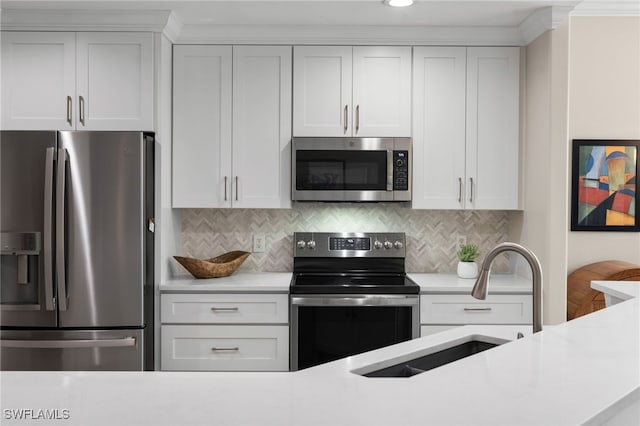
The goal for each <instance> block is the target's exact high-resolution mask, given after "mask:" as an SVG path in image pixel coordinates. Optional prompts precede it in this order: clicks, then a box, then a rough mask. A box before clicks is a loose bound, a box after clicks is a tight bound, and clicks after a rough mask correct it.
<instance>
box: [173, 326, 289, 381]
mask: <svg viewBox="0 0 640 426" xmlns="http://www.w3.org/2000/svg"><path fill="white" fill-rule="evenodd" d="M161 353H162V356H161V358H162V359H161V361H162V366H161V367H162V370H200V371H205V370H208V371H288V370H289V327H288V326H285V325H256V326H242V325H237V326H236V325H217V326H210V325H193V326H191V325H190V326H186V325H163V326H162V348H161Z"/></svg>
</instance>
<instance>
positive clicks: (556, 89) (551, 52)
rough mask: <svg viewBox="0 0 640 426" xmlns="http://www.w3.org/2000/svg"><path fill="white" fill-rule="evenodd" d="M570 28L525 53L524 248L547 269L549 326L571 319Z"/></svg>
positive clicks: (537, 42)
mask: <svg viewBox="0 0 640 426" xmlns="http://www.w3.org/2000/svg"><path fill="white" fill-rule="evenodd" d="M568 41H569V30H568V24H564V25H562V26H560V27H559V28H557V29H555V30H554V31H549V32H547V33H545V34H543V35H542V36H540V37H538V38H537V39H536V40H535V41H534V42H532V43H531V44H530V45H529V46H527V49H526V64H525V67H526V68H525V70H526V72H525V74H526V87H525V89H526V90H525V92H526V98H525V102H524V108H525V119H524V123H525V130H524V138H525V141H526V144H525V147H524V152H525V155H524V165H523V166H524V175H523V176H524V193H525V194H526V198H525V210H524V212H523V213H522V221H521V229H522V230H521V234H520V242H521V243H522V244H524V245H525V246H527V247H529V248H530V249H531V250H532V251H533V252H534V253H536V255H537V256H538V258H539V260H540V263H541V264H542V268H543V306H544V323H545V324H557V323H560V322H563V321H564V320H565V317H566V314H565V312H566V308H565V304H566V302H565V301H566V285H565V280H566V258H567V256H566V247H567V244H566V235H567V232H566V230H567V219H566V218H567V201H566V194H567V181H568V178H567V167H566V165H567V164H568V152H567V145H566V140H567V125H566V123H567V117H566V115H567V114H566V111H567V101H568V96H567V78H568V77H567V74H568V60H567V56H568Z"/></svg>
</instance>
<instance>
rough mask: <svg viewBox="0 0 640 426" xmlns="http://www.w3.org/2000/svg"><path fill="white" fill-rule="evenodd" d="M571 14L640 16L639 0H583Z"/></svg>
mask: <svg viewBox="0 0 640 426" xmlns="http://www.w3.org/2000/svg"><path fill="white" fill-rule="evenodd" d="M571 16H640V2H639V1H638V0H622V1H615V0H611V1H590V0H589V1H587V0H585V1H583V2H582V3H580V4H579V5H578V6H576V7H575V9H574V10H573V12H571Z"/></svg>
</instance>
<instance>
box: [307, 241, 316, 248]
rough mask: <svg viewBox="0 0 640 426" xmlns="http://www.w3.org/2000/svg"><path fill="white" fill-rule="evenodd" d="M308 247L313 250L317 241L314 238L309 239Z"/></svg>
mask: <svg viewBox="0 0 640 426" xmlns="http://www.w3.org/2000/svg"><path fill="white" fill-rule="evenodd" d="M307 248H308V249H311V250H313V249H314V248H316V242H315V241H313V240H311V241H307Z"/></svg>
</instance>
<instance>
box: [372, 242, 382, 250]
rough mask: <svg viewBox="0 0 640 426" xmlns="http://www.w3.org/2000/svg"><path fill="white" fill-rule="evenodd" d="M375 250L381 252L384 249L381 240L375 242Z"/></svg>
mask: <svg viewBox="0 0 640 426" xmlns="http://www.w3.org/2000/svg"><path fill="white" fill-rule="evenodd" d="M373 248H374V249H376V250H380V249H381V248H382V242H381V241H379V240H375V241H374V242H373Z"/></svg>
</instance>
